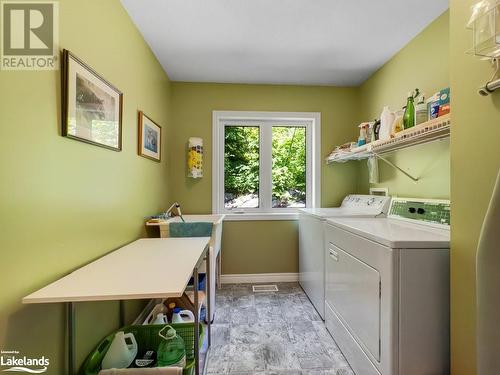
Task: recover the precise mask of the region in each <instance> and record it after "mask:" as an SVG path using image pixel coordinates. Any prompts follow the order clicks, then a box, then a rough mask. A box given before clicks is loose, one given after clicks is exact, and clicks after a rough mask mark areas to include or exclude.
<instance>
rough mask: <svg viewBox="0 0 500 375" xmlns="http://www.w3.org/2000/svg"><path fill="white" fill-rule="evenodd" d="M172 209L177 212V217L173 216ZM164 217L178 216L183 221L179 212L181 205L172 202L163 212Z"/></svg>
mask: <svg viewBox="0 0 500 375" xmlns="http://www.w3.org/2000/svg"><path fill="white" fill-rule="evenodd" d="M174 209H175V210H176V211H177V215H174V214H173V211H174ZM164 215H165V216H166V217H174V216H179V217H180V218H181V220H182V221H184V218H183V217H182V212H181V205H180V204H179V203H177V202H174V203H173V204H172V205H171V206H170V207H169V208H168V210H167V211H165V213H164Z"/></svg>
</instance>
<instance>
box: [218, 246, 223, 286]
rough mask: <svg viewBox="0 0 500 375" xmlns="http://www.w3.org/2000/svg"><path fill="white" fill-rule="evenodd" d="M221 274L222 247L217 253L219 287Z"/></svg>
mask: <svg viewBox="0 0 500 375" xmlns="http://www.w3.org/2000/svg"><path fill="white" fill-rule="evenodd" d="M221 275H222V249H220V250H219V254H218V255H217V288H218V289H220V288H221V285H222V283H221Z"/></svg>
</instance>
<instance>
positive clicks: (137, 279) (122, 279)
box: [23, 237, 210, 303]
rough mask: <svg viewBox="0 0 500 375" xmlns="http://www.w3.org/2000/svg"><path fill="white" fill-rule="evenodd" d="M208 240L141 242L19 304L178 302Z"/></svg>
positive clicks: (47, 287) (175, 239) (182, 239)
mask: <svg viewBox="0 0 500 375" xmlns="http://www.w3.org/2000/svg"><path fill="white" fill-rule="evenodd" d="M209 240H210V238H209V237H200V238H145V239H140V240H137V241H134V242H132V243H130V244H128V245H126V246H124V247H121V248H119V249H118V250H115V251H113V252H111V253H109V254H107V255H105V256H103V257H102V258H99V259H97V260H96V261H94V262H92V263H89V264H88V265H86V266H84V267H82V268H79V269H77V270H76V271H74V272H72V273H70V274H69V275H67V276H65V277H63V278H61V279H59V280H57V281H54V282H53V283H52V284H49V285H47V286H46V287H44V288H42V289H40V290H38V291H36V292H34V293H32V294H30V295H29V296H26V297H24V298H23V303H48V302H77V301H109V300H125V299H146V298H169V297H180V296H182V293H183V292H184V290H185V288H186V286H187V283H188V282H189V279H190V278H191V276H192V272H193V268H194V267H195V266H196V264H197V263H198V261H199V260H200V257H201V256H202V254H203V252H204V250H205V248H207V246H208V242H209Z"/></svg>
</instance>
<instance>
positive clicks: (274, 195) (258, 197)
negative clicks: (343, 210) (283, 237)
mask: <svg viewBox="0 0 500 375" xmlns="http://www.w3.org/2000/svg"><path fill="white" fill-rule="evenodd" d="M213 146H214V152H213V169H214V171H213V192H212V194H213V211H214V212H216V213H226V214H230V215H229V218H230V219H235V220H254V219H259V218H265V219H290V218H294V217H295V216H296V211H297V209H298V208H301V207H315V206H317V205H318V203H319V183H320V179H319V158H320V150H319V146H320V114H319V113H282V112H220V111H214V113H213ZM231 214H234V215H231Z"/></svg>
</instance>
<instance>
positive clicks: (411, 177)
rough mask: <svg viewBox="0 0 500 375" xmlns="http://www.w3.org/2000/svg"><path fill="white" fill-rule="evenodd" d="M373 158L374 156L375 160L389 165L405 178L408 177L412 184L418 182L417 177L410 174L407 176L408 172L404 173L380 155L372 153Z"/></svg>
mask: <svg viewBox="0 0 500 375" xmlns="http://www.w3.org/2000/svg"><path fill="white" fill-rule="evenodd" d="M373 156H375V157H376V158H378V159H380V160H382V161H383V162H384V163H386V164H388V165H390V166H391V167H393V168H395V169H397V170H398V171H400V172H401V173H402V174H404V175H405V176H406V177H408V178H409V179H411V180H412V181H413V182H415V183H417V182H418V181H419V178H418V177H413V176H412V175H411V174H409V173H408V172H406V171H405V170H403V169H401V168H400V167H398V166H397V165H396V164H394V163H393V162H391V161H389V160H387V159H386V158H384V157H383V156H382V155H379V154H377V153H375V152H373Z"/></svg>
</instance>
